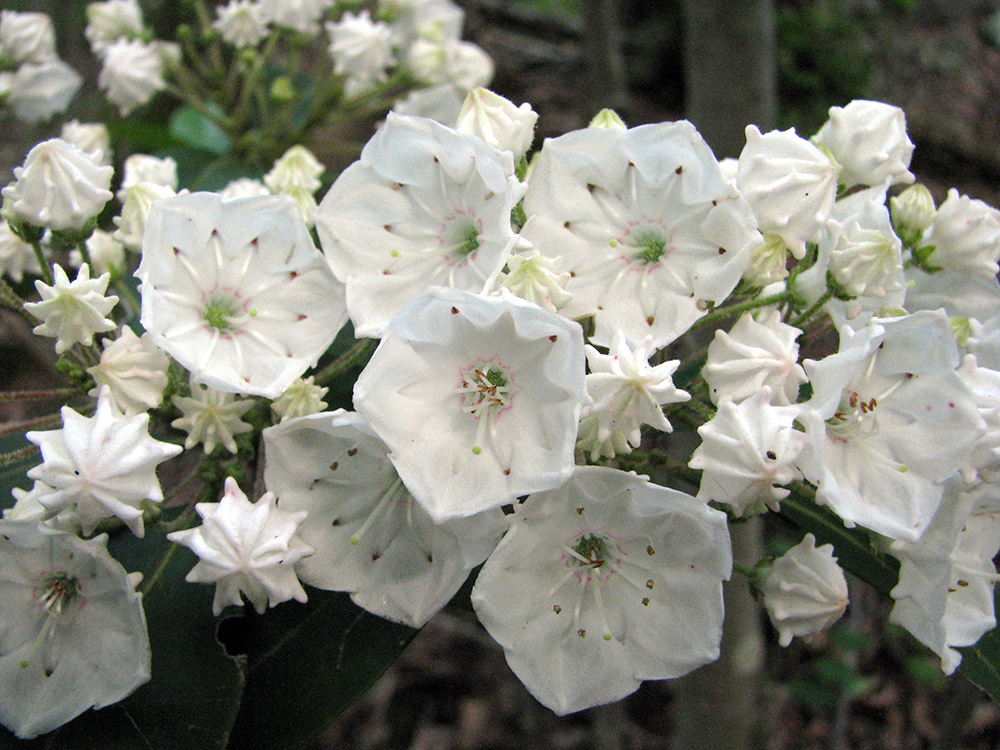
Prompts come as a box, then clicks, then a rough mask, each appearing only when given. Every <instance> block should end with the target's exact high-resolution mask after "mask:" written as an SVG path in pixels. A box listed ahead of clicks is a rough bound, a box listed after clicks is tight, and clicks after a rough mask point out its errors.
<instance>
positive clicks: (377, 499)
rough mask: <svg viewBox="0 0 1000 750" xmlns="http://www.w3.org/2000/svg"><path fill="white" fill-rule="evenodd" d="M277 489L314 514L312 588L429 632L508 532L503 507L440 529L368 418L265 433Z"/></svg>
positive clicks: (304, 529)
mask: <svg viewBox="0 0 1000 750" xmlns="http://www.w3.org/2000/svg"><path fill="white" fill-rule="evenodd" d="M264 445H265V450H266V453H267V468H266V469H265V473H264V481H265V483H266V484H267V488H268V490H270V491H271V492H276V493H277V494H278V495H279V496H280V497H281V507H282V508H283V509H285V510H290V511H308V513H309V515H308V516H306V520H305V521H303V522H302V525H301V527H300V528H299V534H300V536H301V537H302V539H303V540H304V541H305V542H306V543H307V544H309V545H310V546H312V547H314V548H315V550H316V553H315V554H314V555H312V556H311V557H308V558H305V559H304V560H302V561H301V562H300V563H298V564H297V566H296V571H297V572H298V574H299V577H300V578H301V579H302V581H303V582H304V583H307V584H310V585H312V586H316V587H318V588H322V589H327V590H332V591H348V592H350V594H351V599H352V600H353V601H354V603H355V604H357V605H358V606H359V607H362V608H364V609H366V610H368V611H369V612H371V613H373V614H376V615H379V616H380V617H385V618H387V619H389V620H392V621H394V622H402V623H405V624H407V625H410V626H411V627H417V628H419V627H422V626H423V625H424V624H425V623H426V622H427V621H428V620H429V619H430V618H431V617H432V616H433V615H434V614H435V613H437V612H438V611H439V610H440V609H441V608H442V607H444V605H445V604H447V603H448V602H449V601H450V600H451V599H452V597H453V596H454V595H455V594H456V593H457V592H458V590H459V589H460V588H461V586H462V584H463V583H465V581H466V579H467V578H468V577H469V573H470V572H471V571H472V569H473V568H474V567H475V566H477V565H479V564H480V563H482V562H483V560H485V559H486V557H487V556H488V555H489V553H490V552H492V551H493V549H494V547H496V544H497V542H498V541H499V540H500V537H501V536H502V535H503V532H504V531H505V530H506V528H507V524H506V523H505V521H504V514H503V511H501V510H500V509H499V508H494V509H492V510H487V511H484V512H483V513H478V514H476V515H473V516H470V517H469V518H456V519H453V520H449V521H443V522H441V523H435V522H434V521H433V520H432V519H431V517H430V516H429V515H428V514H427V511H425V510H424V509H423V508H421V507H420V504H419V503H417V501H416V500H415V499H414V498H413V496H412V495H411V494H410V492H409V491H408V490H407V489H406V486H405V485H404V484H403V482H402V480H400V478H399V475H398V474H397V473H396V470H395V468H394V467H393V464H392V462H391V461H390V459H389V456H388V455H387V454H388V448H387V447H386V445H385V443H383V442H382V441H381V440H379V438H378V437H377V436H376V435H375V434H374V433H373V432H372V430H371V428H370V427H369V426H368V425H367V423H366V422H365V421H364V419H363V418H362V417H361V416H360V415H358V414H355V413H353V412H345V411H343V410H339V411H336V412H327V413H323V414H313V415H311V416H307V417H303V418H301V419H293V420H290V421H287V422H283V423H281V424H280V425H277V426H275V427H269V428H267V429H266V430H264Z"/></svg>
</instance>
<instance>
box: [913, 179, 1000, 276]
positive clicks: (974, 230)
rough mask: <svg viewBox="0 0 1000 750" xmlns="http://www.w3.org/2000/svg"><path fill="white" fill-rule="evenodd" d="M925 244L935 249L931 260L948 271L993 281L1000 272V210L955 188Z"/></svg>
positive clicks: (942, 206)
mask: <svg viewBox="0 0 1000 750" xmlns="http://www.w3.org/2000/svg"><path fill="white" fill-rule="evenodd" d="M922 244H924V245H933V246H934V252H933V253H932V254H931V256H930V260H931V262H932V263H934V264H936V265H939V266H942V267H944V268H945V270H948V271H957V272H960V273H966V274H970V275H977V276H984V277H987V278H993V277H995V276H996V275H997V271H998V270H1000V266H998V265H997V260H998V258H1000V211H998V210H997V209H995V208H993V207H992V206H989V205H987V204H985V203H983V202H982V201H981V200H976V199H974V198H970V197H969V196H967V195H961V194H960V193H959V192H958V191H957V190H956V189H955V188H952V189H951V190H949V191H948V197H947V198H945V200H944V203H942V204H941V205H940V206H938V210H937V214H936V215H935V216H934V221H933V222H931V225H930V227H929V228H928V229H927V230H926V231H925V232H924V235H923V239H922Z"/></svg>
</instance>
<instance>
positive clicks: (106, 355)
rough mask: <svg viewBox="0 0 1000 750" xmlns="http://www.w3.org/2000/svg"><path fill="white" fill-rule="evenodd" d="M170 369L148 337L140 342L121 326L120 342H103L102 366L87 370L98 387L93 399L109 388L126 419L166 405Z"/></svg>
mask: <svg viewBox="0 0 1000 750" xmlns="http://www.w3.org/2000/svg"><path fill="white" fill-rule="evenodd" d="M169 367H170V361H169V360H168V359H167V355H166V354H164V353H163V352H162V351H160V350H159V349H157V348H156V346H155V345H154V344H153V339H152V337H151V336H150V335H149V334H148V333H143V334H142V337H141V338H140V337H139V336H136V335H135V333H134V332H133V331H132V329H131V328H129V327H128V326H122V330H121V334H120V335H119V336H118V338H116V339H115V340H114V341H111V340H109V339H105V340H104V351H103V352H102V354H101V361H100V363H99V364H96V365H94V366H93V367H90V368H87V372H88V373H89V374H90V376H91V377H93V378H94V382H95V383H96V386H95V387H94V388H93V389H91V391H90V395H91V396H97V395H98V394H99V393H100V390H101V388H102V387H103V386H107V387H108V390H109V391H110V395H111V397H112V398H113V399H114V401H115V404H116V405H117V406H118V408H119V409H121V410H122V411H123V412H124V413H125V416H127V417H130V416H133V415H135V414H141V413H143V412H145V411H148V410H149V409H155V408H156V407H157V406H159V405H160V403H161V402H162V401H163V390H164V389H165V388H166V387H167V379H168V378H167V370H168V368H169Z"/></svg>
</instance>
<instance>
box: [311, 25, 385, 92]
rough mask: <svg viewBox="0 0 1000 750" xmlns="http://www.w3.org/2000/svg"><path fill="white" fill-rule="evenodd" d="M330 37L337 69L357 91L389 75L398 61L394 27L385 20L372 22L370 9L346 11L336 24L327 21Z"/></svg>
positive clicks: (331, 55) (330, 48) (366, 88)
mask: <svg viewBox="0 0 1000 750" xmlns="http://www.w3.org/2000/svg"><path fill="white" fill-rule="evenodd" d="M326 33H327V34H328V35H329V37H330V47H329V52H330V57H332V58H333V72H334V73H337V74H338V75H343V76H347V80H348V86H349V88H350V89H352V90H353V91H355V92H362V91H366V90H368V89H370V88H372V87H374V86H375V85H377V84H379V83H382V82H383V81H385V80H386V79H387V78H388V77H389V74H388V69H389V68H390V67H391V66H393V65H395V64H396V57H395V55H394V54H393V49H392V48H393V39H392V28H391V27H390V26H389V24H387V23H385V22H384V21H372V19H371V16H370V15H369V13H368V11H367V10H362V11H361V12H359V13H357V14H354V13H351V12H350V11H347V12H345V13H344V15H343V16H341V17H340V20H339V21H337V22H336V23H329V22H328V23H327V24H326Z"/></svg>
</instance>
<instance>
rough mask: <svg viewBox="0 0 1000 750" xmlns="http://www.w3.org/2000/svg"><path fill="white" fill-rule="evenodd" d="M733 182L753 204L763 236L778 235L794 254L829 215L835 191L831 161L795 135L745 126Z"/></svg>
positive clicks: (834, 167)
mask: <svg viewBox="0 0 1000 750" xmlns="http://www.w3.org/2000/svg"><path fill="white" fill-rule="evenodd" d="M746 137H747V143H746V146H745V147H744V148H743V151H742V153H740V160H739V170H738V172H737V175H736V185H737V186H738V187H739V189H740V192H742V193H743V195H744V196H745V197H746V199H747V200H748V201H749V202H750V205H751V206H752V207H753V212H754V214H755V215H756V216H757V226H758V228H759V229H760V231H761V233H763V235H764V238H765V240H766V239H767V237H768V235H772V234H773V235H778V236H779V237H781V239H782V240H784V242H785V244H786V245H787V246H788V249H789V251H791V253H792V255H794V256H795V257H796V258H800V259H801V258H802V257H803V256H804V255H805V246H806V243H807V242H812V241H814V239H815V237H816V235H817V234H818V233H819V230H820V229H822V227H823V223H824V222H825V221H826V219H827V217H828V216H829V215H830V209H832V208H833V201H834V199H835V198H836V196H837V173H838V167H837V165H836V164H835V163H834V162H832V161H831V160H830V158H829V157H828V156H826V155H825V154H824V153H823V152H822V151H820V149H819V148H817V147H816V146H815V145H814V144H812V143H810V142H809V141H807V140H806V139H804V138H800V137H799V136H797V135H796V134H795V130H794V128H793V129H790V130H785V131H777V130H772V131H771V132H769V133H766V134H764V135H762V134H761V132H760V131H759V130H758V129H757V127H756V126H754V125H748V126H747V129H746Z"/></svg>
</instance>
